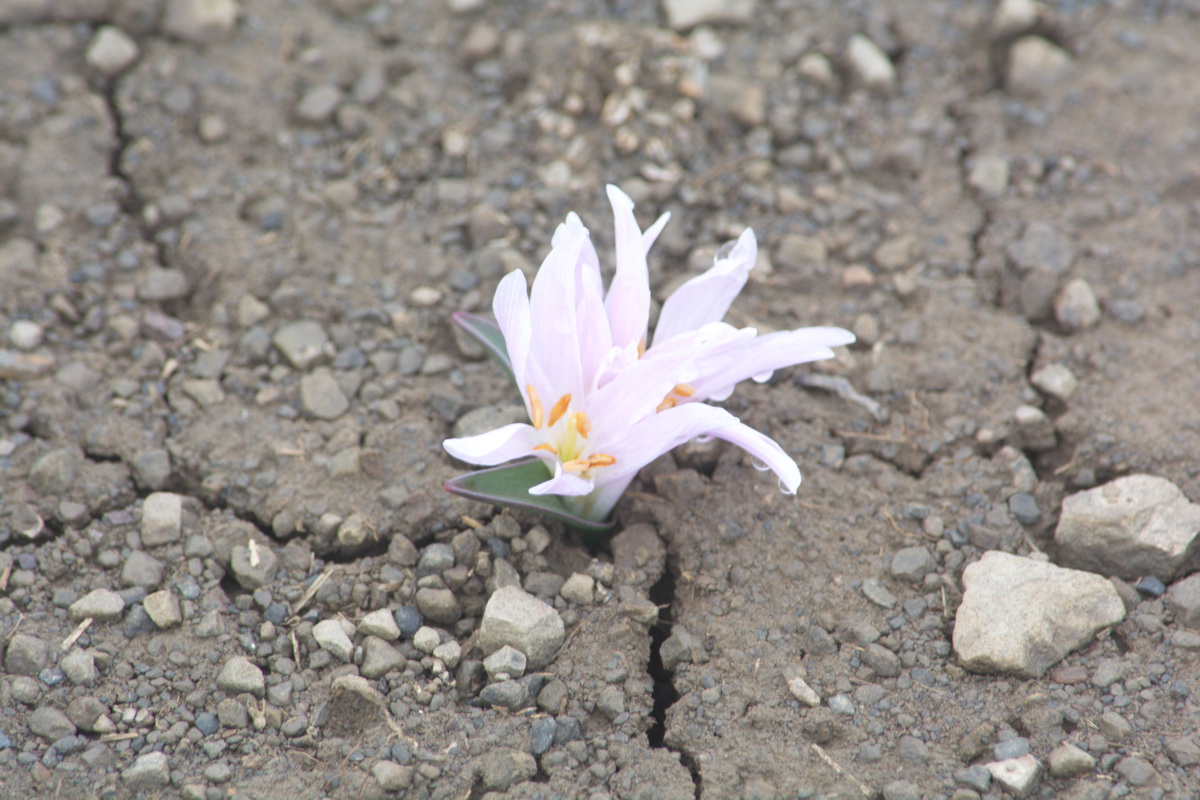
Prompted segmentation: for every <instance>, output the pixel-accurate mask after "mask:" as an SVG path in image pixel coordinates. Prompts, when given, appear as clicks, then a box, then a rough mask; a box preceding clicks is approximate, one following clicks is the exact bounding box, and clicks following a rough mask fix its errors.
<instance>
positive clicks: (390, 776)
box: [371, 760, 415, 792]
mask: <svg viewBox="0 0 1200 800" xmlns="http://www.w3.org/2000/svg"><path fill="white" fill-rule="evenodd" d="M414 771H415V770H414V768H413V767H408V766H401V765H399V764H397V763H396V762H394V761H382V760H381V761H376V762H375V763H374V765H372V766H371V775H372V777H374V778H375V780H376V781H378V783H379V786H380V787H381V788H382V789H383V790H384V791H385V792H400V791H403V790H405V789H407V788H409V787H410V786H412V782H413V772H414Z"/></svg>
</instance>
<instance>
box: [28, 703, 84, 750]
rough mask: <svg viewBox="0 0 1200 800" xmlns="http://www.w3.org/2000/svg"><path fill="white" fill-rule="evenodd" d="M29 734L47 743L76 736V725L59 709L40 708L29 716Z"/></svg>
mask: <svg viewBox="0 0 1200 800" xmlns="http://www.w3.org/2000/svg"><path fill="white" fill-rule="evenodd" d="M29 732H30V733H32V734H33V735H34V736H39V737H41V738H42V739H44V740H45V741H47V742H55V741H57V740H59V739H61V738H63V737H64V736H74V735H75V723H73V722H71V720H70V719H68V718H67V715H66V714H64V713H63V712H61V711H59V710H58V709H57V708H51V707H50V706H40V707H38V708H35V709H34V710H33V713H32V714H30V715H29Z"/></svg>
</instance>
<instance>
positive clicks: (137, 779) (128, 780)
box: [121, 753, 171, 792]
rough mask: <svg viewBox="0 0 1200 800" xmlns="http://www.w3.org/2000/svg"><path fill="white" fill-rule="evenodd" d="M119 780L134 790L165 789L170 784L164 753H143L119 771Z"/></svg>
mask: <svg viewBox="0 0 1200 800" xmlns="http://www.w3.org/2000/svg"><path fill="white" fill-rule="evenodd" d="M121 780H123V781H124V782H125V785H126V786H128V787H129V788H130V789H132V790H133V791H135V792H141V791H146V790H149V789H165V788H166V787H167V786H170V784H171V767H170V765H169V764H168V762H167V755H166V753H144V754H143V755H140V756H138V757H137V760H136V761H134V762H133V765H132V766H130V767H129V768H128V769H126V770H125V771H124V772H122V773H121Z"/></svg>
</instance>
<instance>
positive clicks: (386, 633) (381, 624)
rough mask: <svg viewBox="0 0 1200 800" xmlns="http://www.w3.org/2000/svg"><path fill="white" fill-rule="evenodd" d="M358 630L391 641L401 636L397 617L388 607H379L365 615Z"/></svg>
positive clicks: (366, 634)
mask: <svg viewBox="0 0 1200 800" xmlns="http://www.w3.org/2000/svg"><path fill="white" fill-rule="evenodd" d="M358 632H359V633H361V634H363V635H364V636H378V637H379V638H380V639H383V640H385V641H389V642H394V641H396V640H397V639H399V638H400V628H399V627H398V626H397V625H396V618H395V617H393V616H392V612H390V611H388V610H387V609H386V608H380V609H377V610H375V611H372V612H371V613H370V614H367V615H366V616H365V617H363V618H362V619H361V620H360V621H359V623H358Z"/></svg>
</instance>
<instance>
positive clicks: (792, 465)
mask: <svg viewBox="0 0 1200 800" xmlns="http://www.w3.org/2000/svg"><path fill="white" fill-rule="evenodd" d="M712 435H713V436H715V437H717V438H718V439H724V440H725V441H727V442H729V443H730V444H736V445H737V446H738V447H740V448H742V449H743V450H745V451H746V452H747V453H749V454H750V455H752V456H754V457H755V458H756V459H758V460H759V461H760V462H762V463H763V464H764V465H766V467H767V468H768V469H770V470H771V471H772V472H774V473H775V474H776V475H777V476H778V477H779V488H780V489H782V490H783V491H785V492H787V493H788V494H795V493H796V490H797V489H799V488H800V467H798V466H796V462H795V460H794V459H793V458H792V457H791V456H789V455H788V454H787V453H785V452H784V451H783V448H782V447H780V446H779V443H778V442H776V441H775V440H774V439H772V438H771V437H769V436H767V435H766V434H765V433H762V432H760V431H756V430H755V429H754V428H751V427H750V426H749V425H744V424H742V423H741V422H739V423H737V424H736V425H729V426H727V427H724V428H719V429H717V430H714V431H712Z"/></svg>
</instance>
